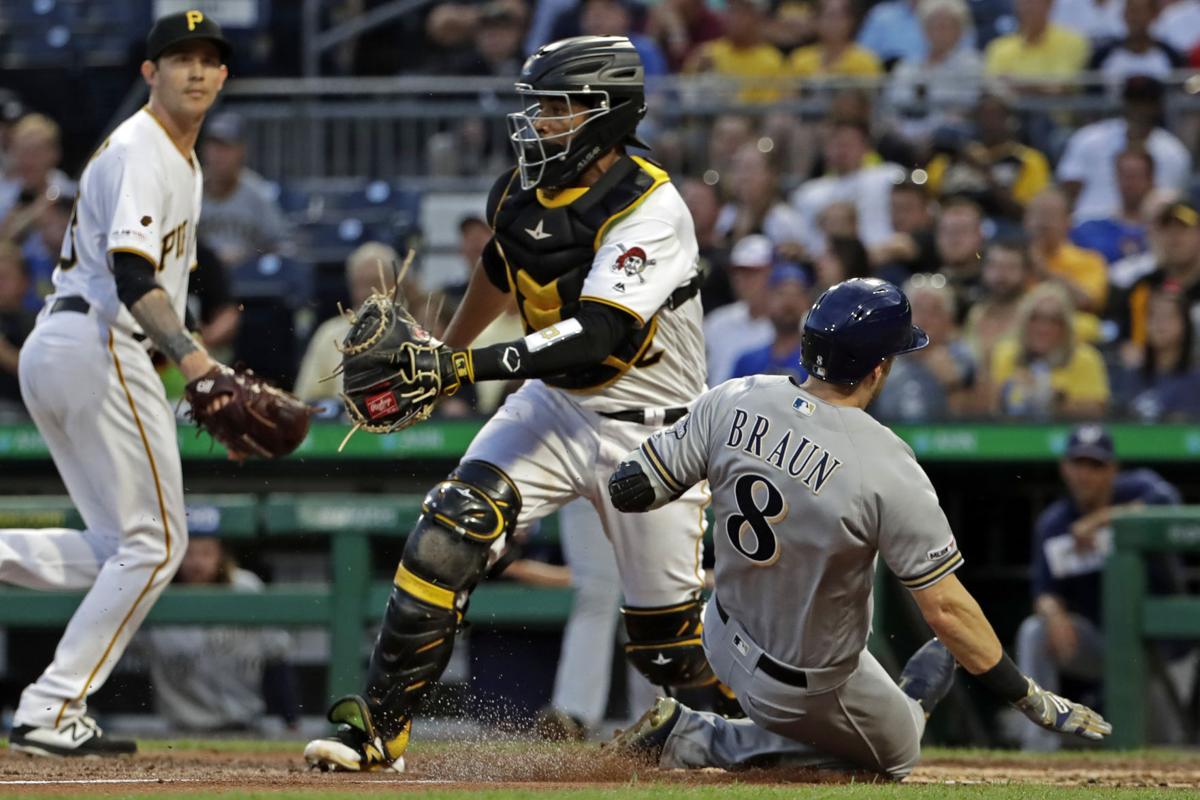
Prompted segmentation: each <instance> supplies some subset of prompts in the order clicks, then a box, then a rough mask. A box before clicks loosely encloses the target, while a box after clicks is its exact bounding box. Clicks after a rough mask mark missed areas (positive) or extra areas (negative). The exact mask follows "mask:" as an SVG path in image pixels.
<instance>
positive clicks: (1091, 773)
mask: <svg viewBox="0 0 1200 800" xmlns="http://www.w3.org/2000/svg"><path fill="white" fill-rule="evenodd" d="M167 747H168V749H163V750H156V751H150V752H143V753H141V754H139V755H138V756H136V757H133V758H124V759H116V760H106V761H98V760H91V761H67V760H49V759H33V758H30V757H28V756H24V755H21V754H17V753H11V752H9V751H7V750H3V751H0V794H4V795H9V796H14V795H20V796H30V795H52V794H57V795H61V794H63V793H64V792H68V791H73V790H74V791H80V792H84V791H85V792H86V794H87V795H88V796H116V795H120V796H127V795H131V794H163V793H168V792H169V793H172V794H174V793H185V794H191V793H214V792H216V793H223V792H275V791H282V792H287V791H297V790H303V791H314V790H315V791H329V792H339V791H351V792H354V793H355V794H360V793H378V792H385V791H386V792H406V791H427V790H430V789H431V788H434V787H436V788H438V789H445V790H451V789H458V790H474V789H479V788H498V787H503V788H514V789H515V788H522V789H525V790H546V791H553V790H555V789H564V788H579V787H587V786H611V787H614V788H615V785H618V784H624V783H629V782H631V781H639V782H641V783H642V784H645V783H662V784H665V785H685V786H704V785H714V786H719V785H721V784H726V783H731V782H737V783H739V784H746V783H750V784H763V785H770V784H793V785H794V784H826V785H828V784H838V783H847V782H849V781H850V778H849V777H847V776H846V775H843V774H838V773H829V772H817V771H813V770H796V769H784V768H780V769H758V770H748V771H742V772H738V773H726V772H721V771H719V770H705V771H700V772H682V771H662V770H652V769H647V768H646V767H645V766H643V765H638V764H633V763H630V762H627V761H623V760H619V759H616V758H614V757H612V756H609V755H607V754H604V753H602V752H601V751H600V750H599V749H598V748H596V747H585V746H578V745H562V746H555V745H545V744H540V743H532V742H503V743H497V744H495V745H489V744H468V743H464V744H448V745H439V746H434V747H430V748H427V749H417V750H416V752H414V753H413V754H412V755H411V757H410V761H409V769H408V771H407V772H406V773H404V774H394V773H389V774H371V775H326V774H320V773H315V772H311V771H309V770H308V769H307V768H306V767H305V765H304V763H303V760H302V759H301V758H300V757H299V749H298V748H297V749H296V750H272V751H265V752H240V751H226V750H221V749H217V748H216V747H214V748H201V749H189V750H180V751H176V750H172V749H169V746H167ZM864 777H865V776H862V775H858V776H855V777H854V780H855V781H856V782H857V783H861V782H862V781H863V780H864ZM908 783H909V784H951V783H952V784H957V785H963V784H976V785H988V784H1007V785H1012V784H1022V785H1044V786H1110V787H1177V788H1193V789H1200V758H1197V757H1195V756H1188V755H1184V754H1179V755H1162V754H1157V755H1137V756H1118V755H1108V754H1081V755H1079V756H1077V757H1073V756H1070V755H1066V756H1061V755H1060V756H1056V757H1053V758H1046V759H1031V758H1027V757H1020V756H1005V755H1004V754H1001V753H993V754H985V753H978V754H977V753H974V752H966V753H963V754H961V755H956V754H953V753H944V751H943V752H939V753H935V754H933V755H932V756H931V757H930V758H928V759H927V760H925V761H923V762H922V764H921V765H920V766H919V767H918V768H917V769H916V771H915V772H914V773H913V775H912V777H911V778H910V779H909V781H908Z"/></svg>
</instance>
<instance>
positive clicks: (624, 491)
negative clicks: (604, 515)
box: [608, 461, 654, 513]
mask: <svg viewBox="0 0 1200 800" xmlns="http://www.w3.org/2000/svg"><path fill="white" fill-rule="evenodd" d="M608 496H609V497H610V498H612V504H613V508H615V509H617V511H624V512H626V513H628V512H631V511H632V512H638V511H649V510H650V509H651V507H652V506H653V505H654V485H653V484H652V483H651V482H650V476H649V475H647V474H646V473H645V471H644V470H643V469H642V465H641V464H639V463H638V462H636V461H622V462H621V465H620V466H619V467H617V469H616V471H615V472H613V474H612V477H610V478H609V479H608Z"/></svg>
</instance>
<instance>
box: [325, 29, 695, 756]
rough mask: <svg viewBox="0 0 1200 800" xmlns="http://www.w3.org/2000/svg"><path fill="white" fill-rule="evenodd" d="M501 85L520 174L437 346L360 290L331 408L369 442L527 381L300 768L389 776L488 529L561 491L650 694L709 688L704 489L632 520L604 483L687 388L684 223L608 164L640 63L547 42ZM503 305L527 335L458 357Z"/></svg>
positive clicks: (428, 501) (452, 495) (504, 189)
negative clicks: (655, 689) (602, 569)
mask: <svg viewBox="0 0 1200 800" xmlns="http://www.w3.org/2000/svg"><path fill="white" fill-rule="evenodd" d="M517 91H518V92H519V93H520V94H521V95H522V97H523V98H524V99H525V100H526V101H527V102H528V103H529V105H528V107H527V108H525V109H524V110H523V111H519V112H516V113H514V114H511V115H510V116H509V122H510V127H511V131H512V142H513V145H514V147H515V149H516V152H517V164H518V166H517V168H516V169H513V170H511V171H508V172H506V173H505V174H504V175H502V176H501V177H500V179H499V180H498V181H497V182H496V184H495V187H494V188H493V190H492V192H491V195H490V197H489V199H488V203H487V215H488V220H489V222H490V224H491V226H492V229H493V238H492V240H491V242H490V243H489V245H488V247H487V249H486V250H485V251H484V255H483V258H482V259H481V263H480V265H479V266H477V267H476V269H475V272H474V274H473V275H472V277H471V281H470V284H469V287H468V289H467V293H466V296H465V297H464V299H463V302H462V305H461V306H460V308H459V309H458V312H457V313H456V314H455V317H454V320H453V321H452V322H451V324H450V327H449V329H448V330H447V331H446V343H445V344H443V343H441V342H438V341H436V340H433V339H431V338H430V336H429V335H428V334H427V333H426V332H425V331H423V330H421V329H420V328H419V326H416V325H415V323H414V322H413V320H412V318H411V316H408V315H407V314H405V312H404V310H403V309H402V308H399V307H397V305H396V304H395V303H394V302H393V301H392V299H391V298H389V297H385V296H382V295H378V294H377V295H375V296H374V297H372V298H370V299H368V301H367V302H366V303H365V304H364V305H363V307H361V308H360V309H359V310H358V311H357V313H356V322H355V324H354V327H353V328H352V330H351V332H350V334H349V335H348V336H347V338H346V340H345V342H343V344H342V350H343V352H344V353H345V357H344V359H343V367H344V373H345V377H344V385H345V399H346V402H347V408H348V410H349V411H350V413H351V414H352V415H354V416H355V418H356V419H357V420H358V422H359V424H360V426H361V427H364V428H366V429H368V430H371V431H376V432H381V433H382V432H388V431H392V430H398V429H399V428H401V427H404V426H406V425H410V424H412V423H414V422H416V421H419V420H420V419H423V418H424V417H425V416H427V415H428V414H429V413H430V411H432V409H433V404H434V403H435V402H436V401H437V399H438V398H439V397H442V396H445V395H446V394H452V393H453V392H454V391H456V390H457V389H458V387H459V386H460V385H461V384H462V383H465V382H472V381H482V380H510V379H513V378H527V379H530V380H527V381H526V383H525V385H524V386H523V387H522V388H521V389H520V390H519V391H518V392H516V393H515V394H513V395H511V396H509V397H508V399H507V400H506V401H505V403H504V405H503V407H502V408H501V409H500V410H499V411H498V412H497V413H496V415H495V416H494V417H492V419H491V420H490V421H489V422H488V423H487V425H485V426H484V428H483V429H482V430H481V431H480V432H479V435H478V436H476V438H475V440H474V442H472V443H471V446H470V448H469V449H468V450H467V453H466V455H465V456H464V457H463V459H462V461H461V462H460V463H459V465H458V467H457V468H456V469H455V470H454V471H453V472H452V473H451V474H450V476H449V478H447V479H446V480H445V481H443V482H441V483H439V484H438V485H437V486H436V487H435V488H434V489H433V490H432V491H430V492H429V494H428V495H426V497H425V501H424V505H423V513H422V515H421V517H420V518H419V519H418V520H417V522H416V525H415V526H414V528H413V531H412V534H411V535H410V536H409V537H408V541H407V543H406V545H405V548H404V556H403V558H402V560H401V562H400V565H399V568H398V569H397V571H396V577H395V585H394V587H393V589H392V594H391V598H390V600H389V602H388V606H387V610H386V612H385V614H384V619H383V627H382V630H381V631H380V634H379V638H378V640H377V641H376V643H375V650H374V653H373V655H372V657H371V662H370V668H369V671H368V677H367V686H366V689H365V691H364V693H363V696H361V697H359V696H351V697H347V698H343V699H342V700H339V701H337V702H336V703H335V704H334V706H333V708H332V709H331V710H330V719H331V720H332V721H333V722H337V723H342V727H341V728H340V729H339V730H338V732H337V733H336V735H335V736H333V737H331V738H326V739H318V740H316V741H313V742H311V743H309V745H308V747H307V748H306V749H305V757H306V758H307V759H308V761H309V762H310V763H311V764H313V765H314V766H317V767H321V768H326V769H344V770H366V769H375V768H380V767H390V768H393V769H397V768H401V767H402V766H403V758H402V756H403V753H404V750H405V748H406V747H407V743H408V736H409V730H410V728H411V724H412V714H413V712H414V710H415V708H416V707H417V704H418V702H419V701H420V698H421V696H422V695H423V694H424V693H425V692H426V691H427V690H428V688H429V685H430V683H431V682H432V681H435V680H436V679H437V678H438V676H439V675H441V673H442V670H443V669H444V668H445V666H446V662H447V660H448V659H449V658H450V651H451V648H452V647H453V646H454V636H455V634H456V632H457V631H458V629H459V626H460V624H461V622H462V619H463V616H464V614H465V612H466V607H467V601H468V599H469V597H470V593H471V591H472V590H473V589H474V588H475V586H476V585H477V584H478V583H479V581H480V580H481V579H482V578H483V576H484V572H485V570H486V569H487V567H488V564H489V563H491V562H492V561H494V560H495V559H496V558H497V556H498V555H499V553H500V551H501V549H502V548H503V547H504V542H505V538H506V536H507V535H508V534H509V533H510V532H512V531H513V530H514V529H516V528H520V527H522V526H525V525H528V524H529V523H530V522H532V521H534V520H536V519H538V518H540V517H544V516H545V515H547V514H549V513H551V512H553V511H554V510H555V509H557V508H559V507H560V506H562V505H564V504H566V503H567V502H568V501H570V500H572V499H573V498H576V497H586V498H587V499H588V500H590V501H591V502H592V504H593V505H594V506H595V507H596V510H597V512H598V513H599V515H600V519H601V521H602V523H603V525H604V530H605V533H606V534H607V536H608V538H609V540H610V541H611V542H612V545H613V547H614V549H615V552H616V560H617V565H618V568H619V571H620V577H621V584H622V589H623V593H624V598H625V604H626V605H625V608H624V614H625V626H626V630H627V631H628V634H629V640H630V643H629V645H628V646H627V648H626V652H627V655H628V657H629V659H630V661H631V662H632V663H633V664H634V665H635V666H636V667H637V668H638V669H640V670H641V671H642V672H643V673H644V674H645V675H646V676H647V677H648V678H649V679H650V680H651V682H652V683H655V684H657V685H659V686H709V687H714V690H715V686H716V679H715V678H714V677H713V675H712V672H711V670H710V669H709V667H708V664H707V662H706V661H705V658H704V653H703V651H702V649H701V647H700V637H699V622H700V589H701V587H702V585H703V573H702V568H701V566H700V547H701V537H702V536H703V532H704V514H703V509H704V506H705V504H706V502H707V493H706V492H705V491H703V490H702V489H701V488H699V487H697V488H694V489H692V490H690V491H688V492H686V493H684V494H683V497H682V498H681V499H680V501H679V502H677V503H674V504H673V505H671V506H670V507H668V508H663V509H661V510H659V511H656V512H654V513H653V514H651V515H650V516H649V517H647V518H634V517H629V516H627V515H624V514H620V513H618V512H617V511H616V510H615V509H614V508H613V507H612V505H611V504H610V503H609V502H608V498H607V494H606V492H605V488H604V486H605V481H606V480H607V478H608V475H609V474H610V473H611V472H612V470H613V469H614V468H615V467H616V466H617V463H618V460H619V459H620V458H621V457H622V456H623V455H624V454H625V452H626V451H628V449H629V448H630V447H633V446H634V445H636V444H637V443H638V442H639V441H641V440H642V439H643V438H644V437H645V435H646V433H647V432H648V431H650V430H653V429H654V428H657V427H661V426H663V425H665V424H670V423H671V422H673V421H675V420H676V419H678V418H680V417H682V416H683V415H684V414H685V413H686V406H687V404H688V403H690V402H691V401H692V400H693V399H694V398H695V397H696V396H697V395H698V394H699V393H700V391H701V390H702V389H703V388H704V382H703V376H704V370H703V369H698V368H697V365H698V364H703V362H704V343H703V338H702V334H701V329H700V318H701V310H700V302H699V299H698V297H697V293H698V290H699V286H700V282H701V279H700V275H699V270H698V267H697V245H696V236H695V231H694V230H693V227H692V219H691V216H690V215H689V213H688V210H687V207H686V206H685V205H684V203H683V200H682V198H681V197H680V196H679V193H678V192H677V191H676V190H675V188H674V187H673V186H672V185H671V183H670V180H669V178H668V176H667V174H666V173H665V172H664V171H663V170H662V169H661V168H660V167H658V166H657V165H656V164H654V163H653V162H651V161H649V160H646V159H643V158H639V157H634V156H630V155H628V154H627V153H626V151H625V147H626V145H628V144H635V145H636V144H637V143H638V142H637V139H636V138H635V134H634V132H635V130H636V128H637V124H638V121H639V120H640V119H641V118H642V116H643V114H644V113H645V110H646V104H645V95H644V90H643V70H642V64H641V60H640V59H639V58H638V55H637V51H636V50H635V49H634V47H633V45H632V44H631V43H630V42H629V40H628V39H627V38H625V37H618V36H584V37H578V38H573V39H565V40H563V41H559V42H555V43H553V44H549V45H547V46H545V47H543V48H542V49H541V50H539V51H538V52H537V53H535V54H534V55H533V56H532V57H531V58H530V59H529V60H528V61H527V62H526V63H525V66H524V68H523V69H522V73H521V78H520V80H519V82H518V83H517ZM513 296H515V298H516V301H517V305H518V308H519V309H520V312H521V315H522V317H523V319H524V323H525V329H526V332H527V334H528V335H527V336H526V337H524V338H523V339H517V340H515V341H511V342H504V343H501V344H497V345H493V346H490V347H483V348H471V349H468V348H467V345H468V343H470V342H471V341H473V340H474V339H475V338H476V336H477V335H478V334H479V332H480V331H481V330H483V328H484V327H485V326H486V325H488V324H489V323H490V322H491V321H492V320H493V319H494V318H495V317H496V316H497V315H498V314H499V313H500V312H501V311H502V310H503V309H504V308H505V307H506V306H507V304H508V303H509V299H510V297H513Z"/></svg>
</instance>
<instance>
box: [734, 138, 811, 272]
mask: <svg viewBox="0 0 1200 800" xmlns="http://www.w3.org/2000/svg"><path fill="white" fill-rule="evenodd" d="M729 193H730V195H731V197H730V200H729V202H728V203H726V204H725V205H724V207H722V208H721V213H720V214H719V215H718V216H717V223H716V233H717V236H718V237H719V238H720V239H722V240H724V241H726V242H736V241H740V240H741V239H744V238H745V237H747V236H749V235H750V234H752V233H761V234H763V235H764V236H766V237H767V238H768V239H770V240H771V244H772V245H774V247H775V249H776V250H777V251H779V252H780V253H781V254H784V255H785V256H787V257H791V258H798V257H800V256H802V255H803V250H804V245H803V244H802V241H803V239H804V220H803V219H802V218H801V217H800V215H799V214H798V213H797V212H796V210H795V209H793V208H792V207H791V206H789V205H788V204H787V203H786V202H784V199H783V196H782V194H781V193H780V190H779V170H778V169H775V168H774V167H773V166H772V164H771V159H770V156H769V155H768V154H766V153H764V152H762V150H760V149H759V147H758V145H757V144H756V143H750V144H744V145H742V147H741V148H740V149H739V150H738V151H737V154H736V155H735V156H734V158H733V164H732V170H731V174H730V180H729Z"/></svg>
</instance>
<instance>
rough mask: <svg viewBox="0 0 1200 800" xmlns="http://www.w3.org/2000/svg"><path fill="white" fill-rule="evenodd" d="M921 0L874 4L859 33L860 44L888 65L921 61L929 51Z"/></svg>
mask: <svg viewBox="0 0 1200 800" xmlns="http://www.w3.org/2000/svg"><path fill="white" fill-rule="evenodd" d="M917 6H918V3H917V0H883V2H880V3H876V4H875V5H873V6H871V10H870V11H868V12H867V16H866V18H865V19H864V20H863V24H862V28H861V29H860V30H859V32H858V43H859V44H860V45H862V46H863V47H865V48H867V49H868V50H870V51H871V52H872V53H874V54H875V56H876V57H877V58H878V59H879V60H880V62H882V63H884V64H890V63H894V62H897V61H921V60H923V59H924V58H925V56H926V54H927V53H928V52H929V42H928V40H927V39H926V32H925V31H922V24H921V20H920V11H919V9H918V7H917Z"/></svg>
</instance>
